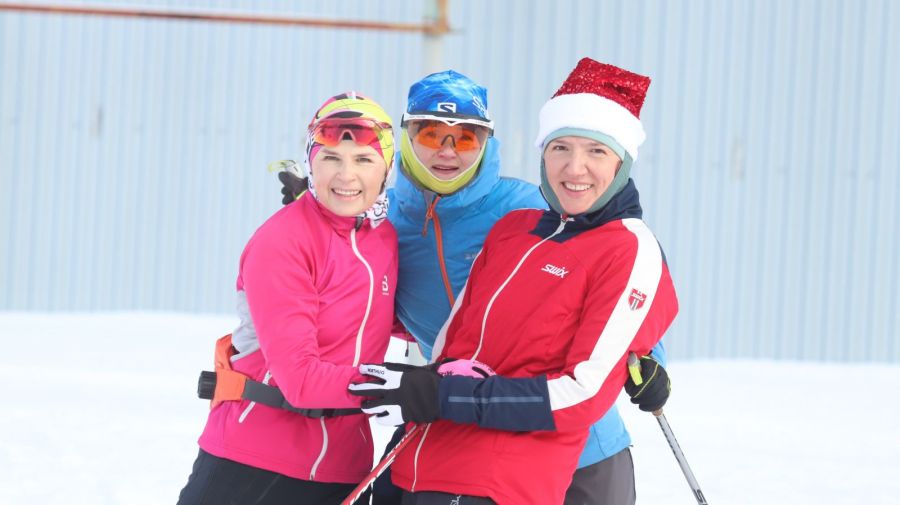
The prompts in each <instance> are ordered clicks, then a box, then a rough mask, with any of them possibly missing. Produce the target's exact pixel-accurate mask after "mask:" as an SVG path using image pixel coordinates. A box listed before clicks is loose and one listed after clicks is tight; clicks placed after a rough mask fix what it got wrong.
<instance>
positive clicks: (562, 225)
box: [472, 216, 568, 359]
mask: <svg viewBox="0 0 900 505" xmlns="http://www.w3.org/2000/svg"><path fill="white" fill-rule="evenodd" d="M566 221H568V218H566V216H563V217H562V219H561V220H560V222H559V226H558V227H557V228H556V231H554V232H553V233H551V234H550V235H549V236H547V238H545V239H543V240H541V241H540V242H538V243H537V244H534V245H533V246H531V248H530V249H528V250H527V251H525V255H524V256H522V258H521V259H520V260H519V262H518V263H517V264H516V267H515V268H513V271H512V272H511V273H510V274H509V276H508V277H507V278H506V280H505V281H503V284H501V285H500V287H499V288H497V291H495V292H494V295H493V296H491V300H490V301H489V302H488V304H487V308H485V309H484V317H483V318H482V320H481V335H479V336H478V348H477V349H475V354H474V355H472V359H478V353H480V352H481V345H482V344H483V343H484V330H485V328H487V320H488V315H489V314H490V313H491V307H492V306H493V305H494V302H495V301H496V300H497V297H498V296H500V292H501V291H503V288H505V287H506V285H507V284H509V281H511V280H512V278H513V276H515V275H516V272H518V271H519V268H521V267H522V264H523V263H525V260H526V259H528V256H530V255H531V253H532V252H533V251H534V250H535V249H537V248H538V247H539V246H540V245H541V244H543V243H544V242H546V241H548V240H550V239H551V238H553V237H555V236H557V235H559V234H560V233H561V232H562V231H563V228H565V226H566Z"/></svg>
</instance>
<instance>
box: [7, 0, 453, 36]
mask: <svg viewBox="0 0 900 505" xmlns="http://www.w3.org/2000/svg"><path fill="white" fill-rule="evenodd" d="M0 11H13V12H36V13H43V14H70V15H81V16H114V17H128V18H149V19H176V20H182V21H212V22H222V23H249V24H265V25H281V26H308V27H313V28H355V29H361V30H384V31H394V32H420V33H425V34H428V35H441V34H444V33H447V32H449V31H450V26H449V24H448V22H447V0H438V17H437V18H435V19H433V20H431V22H429V23H385V22H378V21H348V20H341V19H315V18H303V17H291V16H273V15H269V16H265V15H259V14H249V13H226V12H203V11H193V10H190V11H189V10H172V9H153V8H146V7H141V8H133V7H131V8H130V7H107V6H88V5H78V6H74V5H72V6H70V5H48V4H31V3H28V4H26V3H16V2H0Z"/></svg>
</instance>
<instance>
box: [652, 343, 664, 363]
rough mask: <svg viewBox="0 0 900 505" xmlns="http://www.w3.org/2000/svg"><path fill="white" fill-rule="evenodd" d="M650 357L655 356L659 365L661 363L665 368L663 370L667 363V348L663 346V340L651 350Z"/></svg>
mask: <svg viewBox="0 0 900 505" xmlns="http://www.w3.org/2000/svg"><path fill="white" fill-rule="evenodd" d="M650 355H651V356H653V359H655V360H656V362H657V363H659V364H660V365H662V366H663V368H665V366H666V362H667V360H666V346H665V345H663V341H662V340H660V341H659V342H657V343H656V345H655V346H653V349H651V351H650Z"/></svg>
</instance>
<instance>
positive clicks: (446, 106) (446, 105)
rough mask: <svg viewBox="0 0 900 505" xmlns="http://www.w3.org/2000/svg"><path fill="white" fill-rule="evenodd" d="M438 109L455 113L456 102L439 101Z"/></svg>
mask: <svg viewBox="0 0 900 505" xmlns="http://www.w3.org/2000/svg"><path fill="white" fill-rule="evenodd" d="M438 110H439V111H441V112H453V113H456V104H455V103H453V102H440V103H438Z"/></svg>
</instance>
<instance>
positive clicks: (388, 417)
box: [348, 363, 441, 426]
mask: <svg viewBox="0 0 900 505" xmlns="http://www.w3.org/2000/svg"><path fill="white" fill-rule="evenodd" d="M359 372H360V373H361V374H363V375H366V376H368V377H371V378H373V379H374V381H373V382H363V383H362V384H350V386H349V387H348V389H349V390H350V394H353V395H356V396H365V397H367V398H368V399H367V400H366V401H364V402H363V403H362V411H363V412H365V413H366V414H374V415H375V420H376V421H377V422H378V424H383V425H385V426H398V425H401V424H404V423H407V422H410V421H412V422H414V423H430V422H432V421H434V420H435V419H437V418H438V414H440V400H439V398H438V385H439V384H440V382H441V376H440V375H439V374H438V373H437V372H436V371H435V370H434V367H433V366H413V365H406V364H402V363H384V364H383V365H360V366H359Z"/></svg>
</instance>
